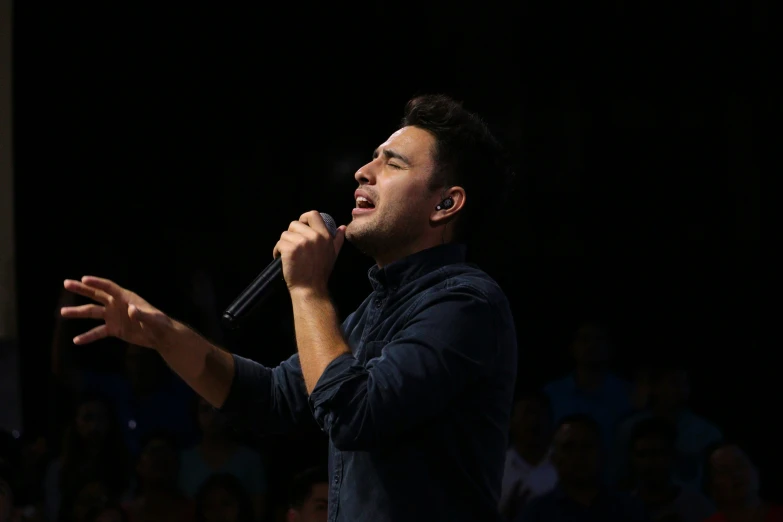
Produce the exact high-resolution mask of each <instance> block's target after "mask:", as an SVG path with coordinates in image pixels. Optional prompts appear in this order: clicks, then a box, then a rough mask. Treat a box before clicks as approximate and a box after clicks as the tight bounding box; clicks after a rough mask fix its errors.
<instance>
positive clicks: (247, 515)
mask: <svg viewBox="0 0 783 522" xmlns="http://www.w3.org/2000/svg"><path fill="white" fill-rule="evenodd" d="M215 489H224V490H226V491H228V492H229V493H231V494H232V495H234V496H235V497H236V499H237V504H239V515H238V517H237V519H238V520H239V522H253V520H254V518H255V517H254V514H253V502H252V500H251V499H250V494H249V493H248V492H247V490H246V489H245V488H244V487H243V486H242V483H241V482H239V479H238V478H237V477H235V476H234V475H231V474H229V473H214V474H212V475H210V476H209V478H208V479H207V480H205V481H204V482H203V483H202V484H201V486H200V487H199V488H198V493H196V521H197V522H204V520H205V519H204V500H205V499H206V497H207V494H209V492H210V491H213V490H215Z"/></svg>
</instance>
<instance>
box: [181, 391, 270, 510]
mask: <svg viewBox="0 0 783 522" xmlns="http://www.w3.org/2000/svg"><path fill="white" fill-rule="evenodd" d="M195 402H196V407H197V417H198V425H199V428H200V430H201V442H199V444H197V445H195V446H193V447H191V448H189V449H187V450H185V451H183V452H182V457H181V461H180V462H181V463H180V473H179V484H180V487H181V488H182V491H183V492H184V493H185V494H186V495H189V496H191V497H194V496H195V495H196V492H197V491H198V489H199V488H200V487H201V485H202V484H203V483H204V481H206V480H207V479H208V478H209V476H210V475H212V474H214V473H229V474H231V475H234V476H235V477H237V478H238V479H239V480H240V482H241V483H242V487H243V488H244V489H245V491H247V493H248V494H249V495H250V497H251V499H252V503H253V508H254V512H255V513H256V516H257V518H261V516H262V514H263V512H264V493H265V489H266V477H265V475H264V465H263V462H262V460H261V455H259V454H258V452H256V451H255V450H253V449H251V448H249V447H247V446H243V445H240V444H237V442H236V441H235V440H234V438H233V437H232V436H231V431H230V430H229V429H228V427H227V425H226V423H225V422H224V421H223V419H221V418H220V413H219V412H218V411H217V410H216V409H215V408H213V407H212V406H211V405H210V404H209V403H208V402H207V401H205V400H204V399H202V398H201V397H198V398H196V401H195Z"/></svg>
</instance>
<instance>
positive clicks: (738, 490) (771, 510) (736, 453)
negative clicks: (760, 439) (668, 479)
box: [705, 443, 783, 522]
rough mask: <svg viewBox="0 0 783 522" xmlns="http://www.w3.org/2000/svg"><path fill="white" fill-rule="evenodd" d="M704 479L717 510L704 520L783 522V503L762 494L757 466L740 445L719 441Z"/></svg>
mask: <svg viewBox="0 0 783 522" xmlns="http://www.w3.org/2000/svg"><path fill="white" fill-rule="evenodd" d="M705 472H706V473H705V475H706V476H705V482H706V485H707V489H708V490H709V493H710V496H711V497H712V499H713V501H714V502H715V505H716V506H717V508H718V512H717V513H715V514H714V515H713V516H711V517H710V518H708V519H707V520H706V521H705V522H783V506H779V505H772V504H769V503H767V502H764V501H763V500H762V499H761V497H760V496H759V487H760V480H759V473H758V469H757V468H756V465H755V464H754V463H753V462H752V461H751V460H750V458H748V455H747V454H746V453H745V451H743V450H742V448H740V447H739V446H737V445H735V444H729V443H718V444H716V445H714V446H713V447H712V448H711V449H710V450H709V451H708V452H707V460H706V470H705Z"/></svg>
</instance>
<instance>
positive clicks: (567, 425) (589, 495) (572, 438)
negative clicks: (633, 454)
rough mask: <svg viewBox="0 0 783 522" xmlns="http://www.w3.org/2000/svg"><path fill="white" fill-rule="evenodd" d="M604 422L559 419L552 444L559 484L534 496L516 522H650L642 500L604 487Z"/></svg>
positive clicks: (575, 417)
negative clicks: (602, 440)
mask: <svg viewBox="0 0 783 522" xmlns="http://www.w3.org/2000/svg"><path fill="white" fill-rule="evenodd" d="M605 457H606V452H605V451H604V449H603V447H602V444H601V427H600V425H599V424H598V423H597V422H596V421H595V419H593V418H592V417H590V416H589V415H584V414H575V415H570V416H568V417H566V418H564V419H562V420H561V421H560V425H559V426H558V427H557V429H556V430H555V437H554V442H553V444H552V462H553V463H554V465H555V468H557V475H558V484H557V487H556V488H555V489H554V490H553V491H552V492H550V493H547V494H545V495H542V496H540V497H538V498H536V499H534V500H532V501H531V502H530V503H529V504H528V505H527V506H526V507H525V509H524V510H523V511H522V514H521V515H519V517H518V518H517V519H516V521H515V522H649V520H650V519H649V517H648V515H647V512H646V510H645V507H644V504H643V503H642V502H641V501H639V500H638V499H636V498H633V497H632V496H631V495H629V494H626V493H622V492H615V491H612V490H611V489H609V488H608V487H607V486H606V483H605V481H604V480H603V473H602V472H603V469H604V467H605V465H606V458H605Z"/></svg>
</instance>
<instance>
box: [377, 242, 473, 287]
mask: <svg viewBox="0 0 783 522" xmlns="http://www.w3.org/2000/svg"><path fill="white" fill-rule="evenodd" d="M466 250H467V249H466V247H465V245H463V244H460V243H447V244H445V245H438V246H435V247H432V248H427V249H425V250H421V251H419V252H416V253H414V254H411V255H409V256H407V257H404V258H402V259H399V260H397V261H394V262H393V263H390V264H388V265H387V266H385V267H383V268H380V267H379V266H378V265H375V266H373V267H372V268H370V270H369V271H368V273H367V277H368V278H369V279H370V284H371V285H372V287H373V290H375V291H379V290H384V289H386V288H391V289H392V290H394V289H396V288H398V287H400V286H402V285H404V284H405V283H407V282H408V281H411V280H413V279H416V278H417V277H420V276H422V275H425V274H428V273H430V272H433V271H435V270H437V269H438V268H441V267H443V266H446V265H451V264H454V263H464V262H465V253H466Z"/></svg>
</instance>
